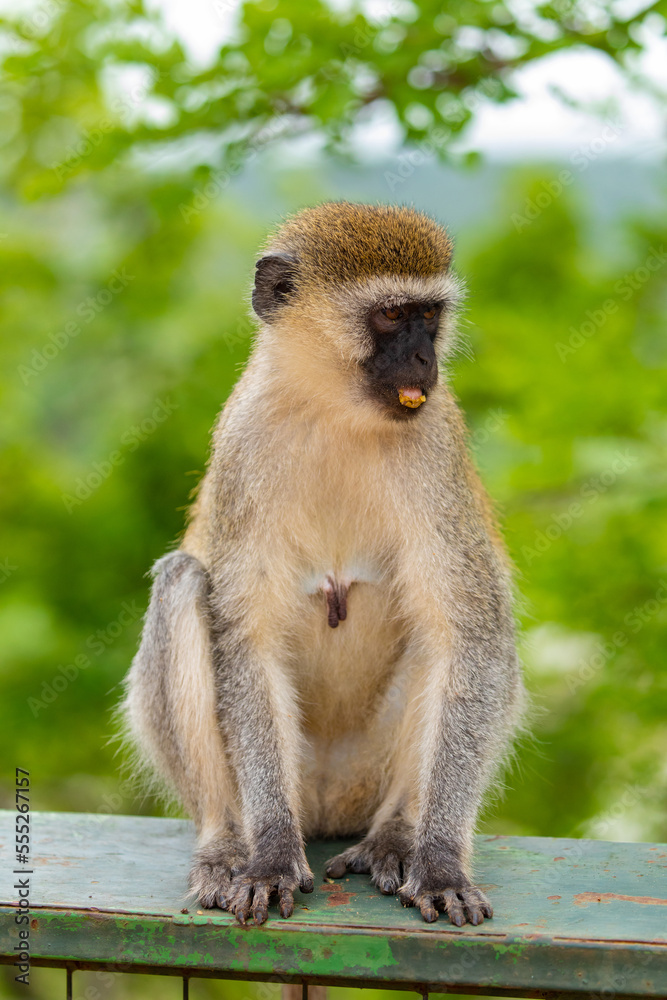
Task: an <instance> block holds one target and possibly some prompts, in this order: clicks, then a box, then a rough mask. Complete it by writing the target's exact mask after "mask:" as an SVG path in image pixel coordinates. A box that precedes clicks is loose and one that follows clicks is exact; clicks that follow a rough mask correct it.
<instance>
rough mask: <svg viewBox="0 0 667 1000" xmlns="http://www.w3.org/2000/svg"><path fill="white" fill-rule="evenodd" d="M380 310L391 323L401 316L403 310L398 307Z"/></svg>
mask: <svg viewBox="0 0 667 1000" xmlns="http://www.w3.org/2000/svg"><path fill="white" fill-rule="evenodd" d="M382 312H383V313H384V315H385V316H386V317H387V319H390V320H391V321H392V323H395V322H396V320H398V319H400V318H401V316H402V315H403V310H402V309H399V308H398V307H394V308H393V309H383V310H382Z"/></svg>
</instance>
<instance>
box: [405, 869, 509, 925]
mask: <svg viewBox="0 0 667 1000" xmlns="http://www.w3.org/2000/svg"><path fill="white" fill-rule="evenodd" d="M398 896H399V899H400V900H401V902H402V903H403V906H416V907H417V908H418V909H419V911H420V913H421V915H422V917H423V918H424V920H426V922H427V923H429V924H431V923H433V921H434V920H437V919H438V913H439V912H442V913H446V914H447V916H448V917H449V919H450V920H451V922H452V923H453V924H455V925H456V926H457V927H462V926H463V924H465V922H466V920H468V921H470V923H471V924H475V925H477V924H481V923H483V922H484V917H492V916H493V908H492V906H491V903H490V902H489V901H488V899H487V898H486V896H485V895H484V893H483V892H482V890H481V889H478V888H477V886H474V885H471V884H470V883H469V882H468V883H466V884H458V885H456V887H453V886H447V884H446V881H441V880H435V879H434V880H432V881H431V879H419V878H417V877H412V876H410V877H408V879H407V881H406V883H405V885H403V886H401V888H400V889H399V891H398Z"/></svg>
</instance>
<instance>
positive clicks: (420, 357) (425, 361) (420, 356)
mask: <svg viewBox="0 0 667 1000" xmlns="http://www.w3.org/2000/svg"><path fill="white" fill-rule="evenodd" d="M415 357H416V358H417V360H418V361H421V363H422V364H423V365H428V364H429V363H430V358H425V357H424V355H423V354H420V353H419V351H416V352H415Z"/></svg>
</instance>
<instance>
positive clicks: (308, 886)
mask: <svg viewBox="0 0 667 1000" xmlns="http://www.w3.org/2000/svg"><path fill="white" fill-rule="evenodd" d="M314 888H315V879H314V878H313V876H312V875H311V874H310V872H308V874H307V875H304V876H303V877H302V878H301V880H300V882H299V889H301V892H312V891H313V889H314Z"/></svg>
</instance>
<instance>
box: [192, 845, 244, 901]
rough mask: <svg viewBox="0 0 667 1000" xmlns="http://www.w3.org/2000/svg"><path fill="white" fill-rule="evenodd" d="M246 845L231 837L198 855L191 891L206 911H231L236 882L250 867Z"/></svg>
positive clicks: (206, 848)
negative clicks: (236, 878) (218, 909)
mask: <svg viewBox="0 0 667 1000" xmlns="http://www.w3.org/2000/svg"><path fill="white" fill-rule="evenodd" d="M247 861H248V854H247V851H246V848H245V845H244V844H243V843H242V842H241V841H240V840H238V839H236V838H233V837H230V838H225V839H224V840H222V839H221V840H215V841H213V842H212V843H210V844H206V845H205V846H204V847H200V848H199V850H198V851H196V853H195V856H194V858H193V861H192V867H191V869H190V879H189V882H190V891H191V892H192V893H193V894H195V895H196V897H197V899H198V901H199V902H200V903H201V905H202V906H203V907H205V908H206V909H210V908H211V907H213V906H219V907H220V909H221V910H226V909H227V903H228V900H229V894H230V892H231V888H232V880H233V879H234V877H235V876H236V875H238V874H239V872H240V871H241V870H242V868H243V866H244V865H245V864H247Z"/></svg>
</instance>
